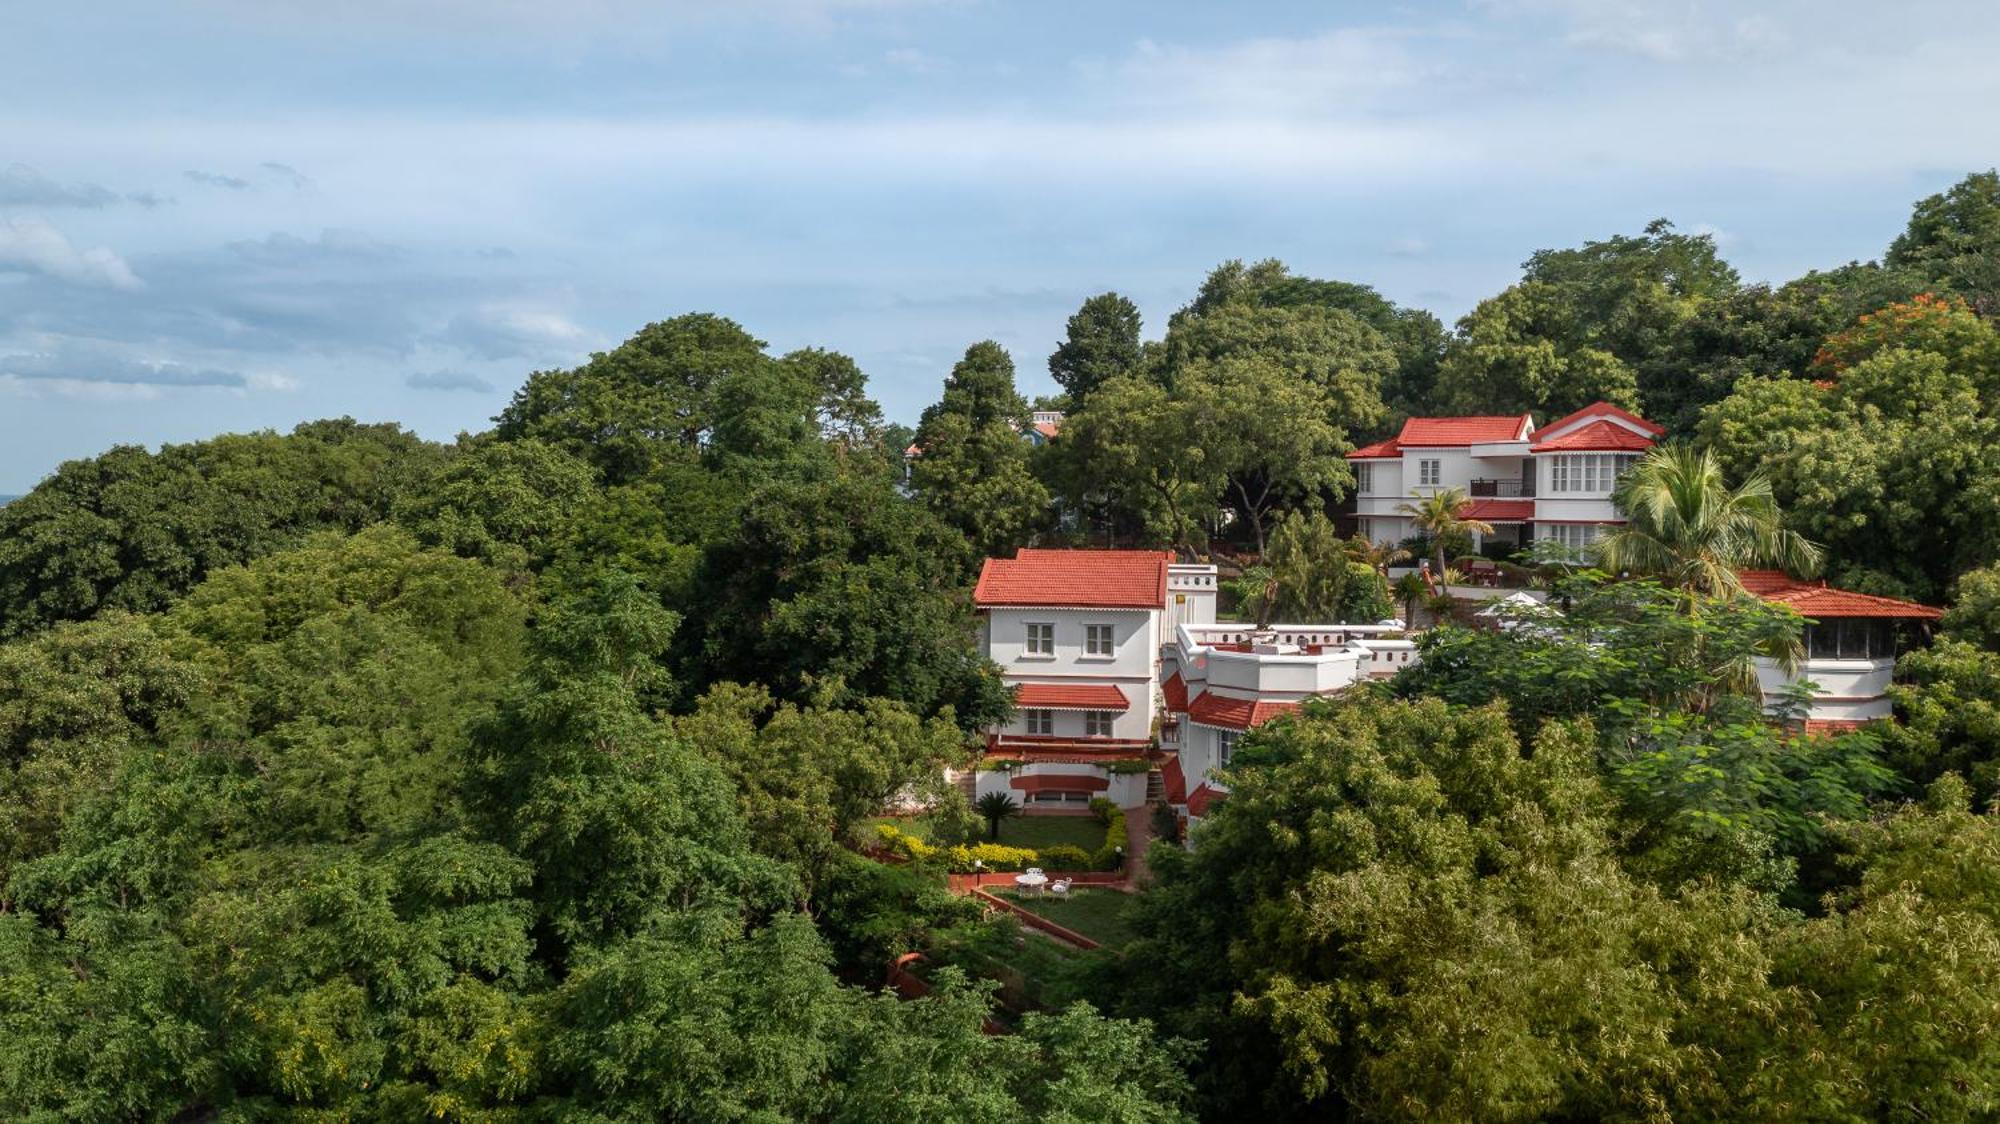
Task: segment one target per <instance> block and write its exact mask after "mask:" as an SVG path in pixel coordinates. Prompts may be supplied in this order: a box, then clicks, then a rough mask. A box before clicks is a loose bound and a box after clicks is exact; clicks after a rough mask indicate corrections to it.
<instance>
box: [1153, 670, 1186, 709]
mask: <svg viewBox="0 0 2000 1124" xmlns="http://www.w3.org/2000/svg"><path fill="white" fill-rule="evenodd" d="M1160 694H1162V695H1164V696H1165V697H1166V700H1167V709H1168V710H1170V711H1174V712H1176V713H1179V714H1186V713H1187V708H1188V693H1187V680H1185V679H1182V678H1181V673H1180V672H1178V671H1176V672H1174V673H1173V674H1172V675H1169V676H1167V681H1166V682H1165V683H1162V684H1160Z"/></svg>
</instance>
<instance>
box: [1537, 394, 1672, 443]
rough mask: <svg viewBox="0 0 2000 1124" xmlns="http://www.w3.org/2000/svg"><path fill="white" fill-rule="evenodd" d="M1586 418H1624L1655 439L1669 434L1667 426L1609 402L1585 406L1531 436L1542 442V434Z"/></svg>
mask: <svg viewBox="0 0 2000 1124" xmlns="http://www.w3.org/2000/svg"><path fill="white" fill-rule="evenodd" d="M1584 418H1623V419H1624V420H1626V421H1628V422H1631V423H1632V424H1633V425H1636V426H1638V427H1639V428H1640V429H1643V430H1645V431H1646V432H1647V433H1650V434H1652V435H1653V436H1655V437H1662V436H1665V435H1666V432H1667V427H1666V426H1664V425H1660V424H1659V423H1657V422H1649V421H1647V420H1646V419H1645V418H1642V417H1640V416H1639V415H1637V414H1635V413H1632V412H1631V411H1630V410H1621V409H1619V408H1618V407H1616V406H1613V405H1612V404H1611V403H1609V402H1592V403H1591V404H1590V405H1588V406H1585V407H1584V408H1583V409H1581V410H1578V411H1577V412H1576V413H1574V414H1569V415H1567V416H1565V417H1560V418H1557V419H1556V420H1554V421H1552V422H1550V423H1549V424H1547V425H1545V426H1543V427H1542V428H1540V429H1538V430H1536V431H1535V432H1534V433H1532V434H1530V435H1529V436H1530V437H1532V438H1533V439H1534V440H1536V441H1540V440H1541V439H1542V434H1544V433H1554V432H1555V431H1556V430H1558V429H1561V428H1562V427H1563V426H1566V425H1568V424H1569V423H1571V422H1574V421H1581V420H1583V419H1584Z"/></svg>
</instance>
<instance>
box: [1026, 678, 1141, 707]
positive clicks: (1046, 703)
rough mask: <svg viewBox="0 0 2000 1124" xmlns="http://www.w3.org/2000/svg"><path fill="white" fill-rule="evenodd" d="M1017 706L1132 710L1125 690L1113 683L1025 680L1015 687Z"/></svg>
mask: <svg viewBox="0 0 2000 1124" xmlns="http://www.w3.org/2000/svg"><path fill="white" fill-rule="evenodd" d="M1014 703H1015V705H1017V706H1022V707H1033V708H1034V709H1036V710H1119V711H1123V710H1130V709H1131V708H1132V704H1131V703H1130V702H1129V701H1127V700H1126V698H1125V692H1124V691H1121V690H1119V689H1118V688H1117V687H1116V686H1114V685H1112V684H1110V683H1022V684H1020V685H1019V686H1017V687H1015V688H1014Z"/></svg>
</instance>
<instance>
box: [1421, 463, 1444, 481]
mask: <svg viewBox="0 0 2000 1124" xmlns="http://www.w3.org/2000/svg"><path fill="white" fill-rule="evenodd" d="M1441 463H1442V462H1440V461H1436V460H1429V459H1426V460H1420V461H1418V462H1417V487H1419V488H1432V487H1436V486H1437V482H1438V481H1439V480H1441V479H1443V474H1442V473H1441V472H1439V471H1438V466H1439V464H1441Z"/></svg>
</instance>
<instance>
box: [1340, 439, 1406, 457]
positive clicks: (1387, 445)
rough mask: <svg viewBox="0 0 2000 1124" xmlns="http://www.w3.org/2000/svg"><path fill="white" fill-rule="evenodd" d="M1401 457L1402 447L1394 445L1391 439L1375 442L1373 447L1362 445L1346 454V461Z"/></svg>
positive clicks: (1394, 442) (1393, 440)
mask: <svg viewBox="0 0 2000 1124" xmlns="http://www.w3.org/2000/svg"><path fill="white" fill-rule="evenodd" d="M1402 455H1403V449H1402V446H1400V445H1398V444H1396V439H1395V438H1394V437H1391V438H1389V439H1388V440H1387V441H1377V442H1375V443H1374V444H1373V445H1363V446H1361V447H1360V448H1359V449H1356V450H1354V451H1353V452H1351V453H1349V454H1347V459H1348V460H1351V461H1365V460H1379V459H1381V458H1383V457H1400V456H1402Z"/></svg>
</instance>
